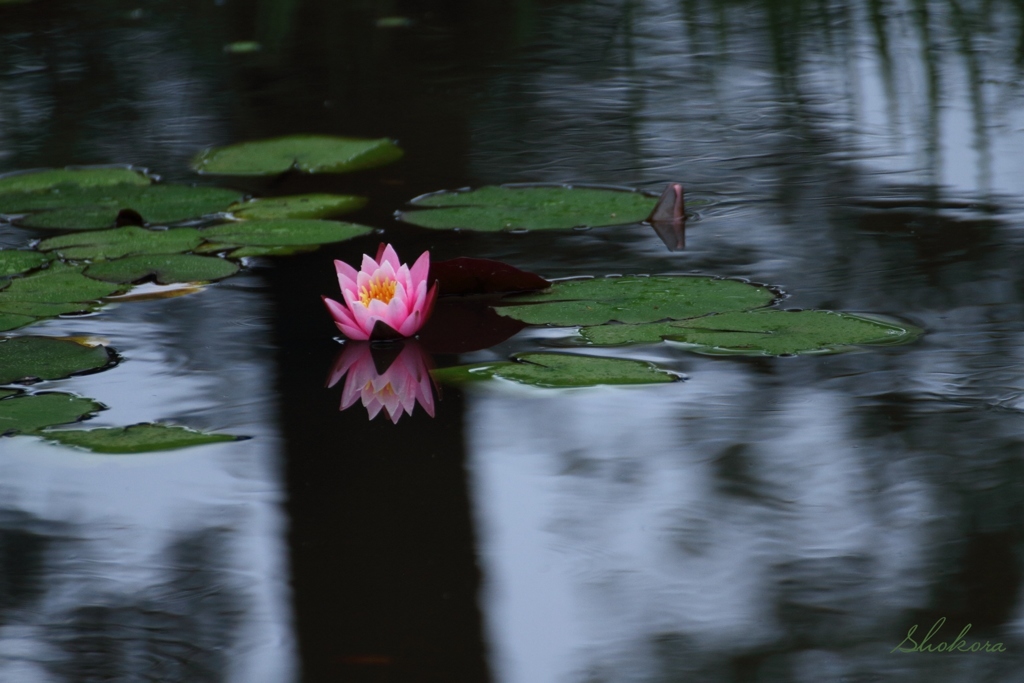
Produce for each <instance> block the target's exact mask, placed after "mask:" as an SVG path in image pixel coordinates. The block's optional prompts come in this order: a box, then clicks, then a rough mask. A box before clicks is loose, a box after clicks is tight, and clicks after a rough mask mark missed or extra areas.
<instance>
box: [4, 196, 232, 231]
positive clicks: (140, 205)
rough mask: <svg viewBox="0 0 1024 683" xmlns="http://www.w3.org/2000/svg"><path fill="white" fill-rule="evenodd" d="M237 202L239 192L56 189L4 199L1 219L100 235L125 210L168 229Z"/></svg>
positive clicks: (45, 227) (36, 226)
mask: <svg viewBox="0 0 1024 683" xmlns="http://www.w3.org/2000/svg"><path fill="white" fill-rule="evenodd" d="M239 199H241V195H240V194H239V193H238V192H235V191H233V190H224V189H220V188H216V187H185V186H182V185H150V186H148V187H138V186H134V185H113V186H109V187H84V188H82V187H56V188H53V189H51V190H46V191H41V192H23V193H17V194H2V195H0V213H29V214H30V215H28V216H27V217H25V218H22V219H20V220H19V221H17V222H18V224H19V225H23V226H26V227H30V228H44V229H62V230H96V229H99V228H110V227H113V226H114V225H115V224H116V222H117V215H118V214H119V213H120V212H121V211H122V210H125V209H131V210H132V211H135V212H137V213H138V214H139V215H141V216H142V217H143V219H144V220H145V221H146V222H147V223H158V224H165V223H176V222H179V221H183V220H186V219H189V218H199V217H200V216H205V215H207V214H211V213H217V212H220V211H225V210H226V209H227V208H228V207H229V206H230V205H231V204H233V203H235V202H237V201H238V200H239ZM35 212H38V213H35Z"/></svg>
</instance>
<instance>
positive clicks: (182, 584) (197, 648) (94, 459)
mask: <svg viewBox="0 0 1024 683" xmlns="http://www.w3.org/2000/svg"><path fill="white" fill-rule="evenodd" d="M261 292H262V288H261V286H260V280H259V278H258V277H257V276H254V275H240V276H238V277H236V278H235V279H234V280H233V281H232V283H231V284H230V285H225V286H219V287H213V288H209V289H207V290H206V291H204V292H202V293H199V294H193V295H189V296H186V297H182V298H179V299H173V300H166V301H149V302H126V303H123V304H120V305H118V306H112V307H110V308H108V309H107V310H106V311H105V312H104V313H103V314H102V315H100V316H96V317H90V318H77V319H75V318H71V319H63V320H53V321H48V322H45V323H42V324H40V325H37V326H35V327H34V328H33V330H32V331H33V332H34V333H38V334H48V335H94V336H97V337H102V338H104V339H106V340H108V341H109V343H110V345H111V346H113V347H114V348H115V349H117V350H118V352H119V353H120V354H121V355H122V356H123V357H124V361H123V362H122V363H121V364H120V365H119V366H117V367H116V368H113V369H111V370H108V371H105V372H102V373H98V374H93V375H86V376H80V377H75V378H71V379H68V380H58V381H53V382H46V383H40V384H37V385H34V386H33V387H32V389H33V390H36V391H38V390H58V391H71V392H74V393H78V394H80V395H83V396H89V397H92V398H95V399H97V400H99V401H101V402H103V403H105V404H106V405H108V406H109V407H110V410H106V411H103V412H101V413H100V414H99V415H97V417H96V418H94V419H93V420H91V421H90V422H89V423H88V426H108V425H109V426H123V425H128V424H133V423H136V422H141V421H154V420H166V421H171V422H175V423H178V424H184V425H186V426H190V427H194V428H200V429H214V430H218V431H226V432H229V433H234V434H246V435H250V436H253V437H256V438H254V439H252V440H249V441H239V442H235V443H227V444H217V445H212V446H202V447H196V448H191V449H185V450H181V451H170V452H165V453H153V454H143V455H122V456H102V455H95V454H90V453H85V452H81V451H73V450H72V449H69V448H66V447H62V446H57V445H51V444H47V443H45V442H43V441H42V440H40V439H37V438H34V437H28V436H19V437H14V438H7V439H4V440H3V459H2V461H0V480H2V482H3V484H2V485H0V490H2V494H3V495H2V497H3V500H4V504H3V510H0V558H3V559H2V560H0V561H2V562H4V563H5V564H6V566H5V567H4V568H3V569H2V570H0V571H3V572H5V574H6V575H7V577H8V578H6V579H5V581H6V583H5V585H7V586H9V587H10V588H9V589H8V590H10V591H11V593H10V594H9V595H8V597H6V598H2V599H0V679H2V680H5V681H7V680H10V681H19V682H21V681H24V682H25V683H37V682H40V683H42V682H44V681H45V682H49V681H58V680H85V677H87V676H92V678H89V680H100V679H102V680H140V681H141V680H154V681H156V680H191V681H210V683H213V682H215V681H216V682H220V681H237V682H239V683H242V682H246V683H248V682H253V681H266V682H267V683H270V682H274V683H277V682H278V681H288V680H292V679H291V678H290V677H291V676H293V675H294V668H295V667H294V662H293V661H292V660H293V654H292V644H291V643H292V637H293V636H292V634H291V628H290V617H289V610H288V607H287V600H288V590H287V588H286V575H285V573H284V572H285V555H284V553H285V545H284V540H285V539H284V533H285V529H284V520H283V519H282V516H281V510H280V507H279V506H280V504H281V502H282V492H281V484H280V477H279V462H278V459H279V453H278V439H277V436H276V427H275V423H274V415H275V402H274V397H273V395H272V394H271V393H268V392H267V391H265V387H266V385H267V377H268V376H269V375H270V367H269V362H270V355H269V354H270V352H271V351H272V348H271V347H270V346H269V345H268V344H266V342H265V341H263V340H264V339H265V337H266V334H267V329H268V328H267V325H266V311H265V306H264V304H263V303H262V302H261V300H260V298H261ZM224 311H231V312H232V313H231V315H230V317H229V318H227V319H225V315H224ZM215 312H216V313H215ZM26 548H29V549H33V548H34V549H35V550H34V552H26ZM26 584H32V585H35V586H37V589H36V590H35V591H34V592H33V591H26V590H24V586H25V585H26ZM26 595H27V596H28V597H26ZM104 676H110V677H111V678H105V677H104Z"/></svg>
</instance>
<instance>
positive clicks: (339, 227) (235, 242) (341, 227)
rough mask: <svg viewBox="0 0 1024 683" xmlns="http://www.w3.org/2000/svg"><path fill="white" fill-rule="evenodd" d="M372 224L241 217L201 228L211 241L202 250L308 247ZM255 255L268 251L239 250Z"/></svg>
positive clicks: (355, 233)
mask: <svg viewBox="0 0 1024 683" xmlns="http://www.w3.org/2000/svg"><path fill="white" fill-rule="evenodd" d="M372 232H373V228H370V227H367V226H365V225H358V224H356V223H342V222H340V221H320V220H311V219H299V218H294V219H280V220H258V221H241V222H238V223H226V224H222V225H215V226H213V227H211V228H204V229H203V230H201V233H202V236H203V237H204V238H206V240H207V241H208V242H209V243H210V245H209V246H205V245H204V247H203V250H204V251H205V250H207V249H214V250H218V251H221V250H225V249H230V248H232V247H308V246H318V245H321V244H329V243H332V242H344V241H346V240H350V239H354V238H356V237H361V236H363V235H368V234H370V233H372ZM239 255H240V256H256V255H269V254H239Z"/></svg>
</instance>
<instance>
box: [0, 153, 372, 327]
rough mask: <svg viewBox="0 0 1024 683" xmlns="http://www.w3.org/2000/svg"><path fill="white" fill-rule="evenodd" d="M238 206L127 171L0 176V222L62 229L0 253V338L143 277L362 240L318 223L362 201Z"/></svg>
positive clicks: (220, 269) (91, 305) (227, 267)
mask: <svg viewBox="0 0 1024 683" xmlns="http://www.w3.org/2000/svg"><path fill="white" fill-rule="evenodd" d="M304 139H305V138H304ZM305 140H306V141H307V142H308V139H305ZM243 199H244V198H243V196H242V195H241V194H240V193H239V192H236V191H233V190H225V189H219V188H209V187H188V186H181V185H161V184H156V183H154V182H153V181H152V179H151V178H150V177H149V176H147V175H146V174H144V173H142V172H140V171H137V170H134V169H128V168H68V169H57V170H47V171H36V172H29V173H18V174H13V175H8V176H5V177H2V178H0V214H3V215H4V216H6V217H7V218H8V220H9V221H10V222H11V223H12V224H13V225H15V226H19V227H24V228H33V229H44V230H50V229H54V230H58V229H59V230H62V231H65V233H64V234H61V235H58V236H55V237H49V238H45V239H43V240H41V241H40V242H39V243H38V244H36V245H35V248H34V250H27V249H3V250H0V331H4V330H12V329H16V328H19V327H23V326H25V325H28V324H30V323H33V322H35V321H36V320H40V319H43V318H48V317H53V316H56V315H65V314H73V313H87V312H90V311H93V310H95V309H96V308H97V307H98V305H99V300H101V299H103V298H105V297H108V296H111V295H115V294H122V293H124V292H125V291H127V289H128V288H129V287H130V285H131V284H132V283H136V282H139V281H142V280H145V279H153V280H154V281H156V282H157V283H159V284H172V283H183V282H211V281H214V280H220V279H223V278H225V277H229V276H231V275H234V274H235V273H236V272H238V269H239V263H238V262H237V261H236V260H234V259H239V258H244V257H249V256H277V255H285V254H293V253H298V252H302V251H311V250H313V249H316V248H318V247H319V246H320V245H322V244H327V243H330V242H340V241H343V240H348V239H352V238H354V237H358V236H361V235H365V234H368V233H370V232H372V228H369V227H366V226H363V225H357V224H355V223H343V222H340V221H335V220H324V219H325V218H326V217H328V216H334V215H337V214H340V213H345V212H347V211H353V210H355V209H358V208H360V207H361V206H362V205H363V204H365V201H366V200H365V199H364V198H362V197H357V196H354V195H328V194H316V195H299V196H293V197H275V198H269V199H249V200H244V201H243ZM122 223H127V224H122ZM182 223H184V224H185V225H181V226H180V227H168V225H175V224H182ZM66 231H74V232H66Z"/></svg>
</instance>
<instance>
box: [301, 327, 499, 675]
mask: <svg viewBox="0 0 1024 683" xmlns="http://www.w3.org/2000/svg"><path fill="white" fill-rule="evenodd" d="M335 348H336V347H334V345H333V344H330V345H329V348H327V350H330V351H332V352H333V351H334V350H335ZM322 355H323V357H322V358H320V359H319V360H322V362H320V363H318V362H315V360H316V359H314V362H311V360H310V358H309V357H308V356H306V357H302V358H297V357H296V356H295V354H285V357H286V367H285V368H284V372H283V375H284V377H285V378H286V379H285V381H284V384H285V393H286V397H287V398H286V401H288V399H289V398H290V397H298V396H300V395H302V394H305V398H304V399H303V398H298V399H296V400H295V401H294V402H288V403H287V407H286V409H285V420H286V421H285V432H286V435H287V437H288V443H289V455H288V482H289V499H290V503H289V505H288V508H289V513H290V516H291V525H292V533H291V546H292V585H293V587H294V590H295V612H296V620H297V631H298V638H299V647H300V651H301V655H302V660H303V675H304V680H309V681H334V680H364V678H363V676H366V679H365V680H403V681H404V680H408V681H486V680H488V678H489V675H488V673H487V668H486V663H485V656H484V646H483V640H482V633H481V617H480V613H479V609H478V607H477V604H476V598H477V592H478V588H479V583H480V576H479V571H478V569H477V565H476V551H475V540H474V531H473V528H472V523H471V519H470V509H469V500H468V495H467V483H466V473H465V470H464V468H463V443H462V405H461V403H462V402H461V397H460V396H458V394H457V393H456V392H453V391H446V392H445V395H444V400H443V402H442V403H440V404H439V406H438V409H437V418H436V419H431V418H430V417H429V416H427V415H425V414H424V413H423V412H422V411H421V410H419V409H417V411H416V413H414V414H413V415H412V416H411V417H408V416H407V417H404V418H403V419H402V420H401V421H400V422H399V423H398V424H397V425H394V424H392V423H391V422H390V421H388V420H386V419H385V418H383V417H378V419H376V420H374V421H372V422H370V421H368V420H367V415H366V411H365V410H363V409H362V408H361V407H360V406H354V407H353V408H351V409H350V410H346V411H344V412H339V411H338V400H339V393H338V391H337V389H335V390H334V391H330V392H329V391H327V390H324V389H321V386H322V375H323V372H324V370H325V369H326V368H327V367H329V365H330V355H329V354H322ZM289 357H290V358H292V359H294V360H295V361H296V362H294V363H291V364H288V363H287V358H289ZM289 365H290V366H289ZM300 385H301V387H302V388H301V389H300ZM289 389H290V390H289ZM324 444H331V445H330V446H329V447H327V448H324ZM392 676H398V677H399V678H397V679H396V678H392Z"/></svg>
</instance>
